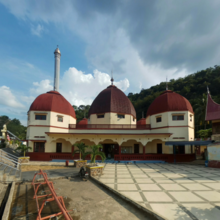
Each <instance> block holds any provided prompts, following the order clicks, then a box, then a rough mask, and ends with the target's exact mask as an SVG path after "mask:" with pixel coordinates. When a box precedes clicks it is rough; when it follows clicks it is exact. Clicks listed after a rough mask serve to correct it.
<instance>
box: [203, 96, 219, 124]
mask: <svg viewBox="0 0 220 220" xmlns="http://www.w3.org/2000/svg"><path fill="white" fill-rule="evenodd" d="M219 119H220V105H219V104H217V103H216V102H214V101H213V100H212V98H211V95H210V94H209V93H208V96H207V105H206V117H205V120H206V121H211V120H219Z"/></svg>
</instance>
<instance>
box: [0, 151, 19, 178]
mask: <svg viewBox="0 0 220 220" xmlns="http://www.w3.org/2000/svg"><path fill="white" fill-rule="evenodd" d="M0 164H2V165H5V166H7V167H10V168H12V169H14V170H17V171H19V177H20V179H21V163H19V162H18V157H16V156H14V155H12V154H10V153H7V152H5V151H3V150H2V149H0ZM4 172H5V170H4ZM4 172H3V174H4Z"/></svg>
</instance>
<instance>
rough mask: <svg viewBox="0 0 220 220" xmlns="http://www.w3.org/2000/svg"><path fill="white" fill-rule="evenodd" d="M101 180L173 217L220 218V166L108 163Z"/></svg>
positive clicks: (170, 217) (217, 219) (203, 219)
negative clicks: (218, 167) (215, 167)
mask: <svg viewBox="0 0 220 220" xmlns="http://www.w3.org/2000/svg"><path fill="white" fill-rule="evenodd" d="M99 181H101V182H103V183H104V184H106V185H108V186H109V187H112V188H114V189H115V190H118V191H119V192H120V193H122V194H124V195H126V196H127V197H130V198H131V199H133V200H135V201H136V202H137V203H139V204H141V205H143V206H146V207H148V208H150V209H152V210H154V211H156V212H157V213H160V215H162V216H164V217H166V218H167V219H169V220H172V219H178V220H185V219H194V220H196V219H200V220H208V219H210V220H219V219H220V169H214V168H206V167H203V166H192V165H173V164H136V165H134V164H128V165H125V164H106V165H105V168H104V175H102V176H101V177H100V178H99Z"/></svg>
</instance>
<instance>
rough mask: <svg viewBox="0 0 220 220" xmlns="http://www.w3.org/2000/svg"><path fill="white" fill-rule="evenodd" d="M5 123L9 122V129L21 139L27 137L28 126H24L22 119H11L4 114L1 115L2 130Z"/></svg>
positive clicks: (0, 127)
mask: <svg viewBox="0 0 220 220" xmlns="http://www.w3.org/2000/svg"><path fill="white" fill-rule="evenodd" d="M4 124H7V130H9V131H10V132H12V133H13V134H14V135H16V136H17V137H18V138H19V139H21V140H25V139H26V133H27V127H26V126H23V125H22V124H21V122H20V120H18V119H16V118H14V119H12V120H11V119H10V118H9V117H8V116H6V115H2V116H0V130H1V129H2V127H3V125H4Z"/></svg>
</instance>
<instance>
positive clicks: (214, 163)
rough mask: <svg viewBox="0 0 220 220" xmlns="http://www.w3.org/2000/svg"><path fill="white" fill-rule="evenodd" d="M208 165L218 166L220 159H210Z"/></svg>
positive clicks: (219, 166)
mask: <svg viewBox="0 0 220 220" xmlns="http://www.w3.org/2000/svg"><path fill="white" fill-rule="evenodd" d="M208 167H214V168H220V161H217V160H211V161H209V163H208Z"/></svg>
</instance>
